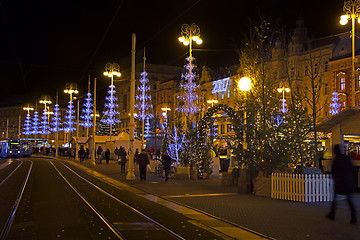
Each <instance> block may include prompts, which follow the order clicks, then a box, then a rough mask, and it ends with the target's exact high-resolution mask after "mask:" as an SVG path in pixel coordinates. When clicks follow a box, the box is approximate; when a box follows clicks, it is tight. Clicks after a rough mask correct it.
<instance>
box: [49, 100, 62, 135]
mask: <svg viewBox="0 0 360 240" xmlns="http://www.w3.org/2000/svg"><path fill="white" fill-rule="evenodd" d="M60 115H61V114H60V109H59V104H55V105H54V115H53V117H52V118H51V120H52V121H51V126H52V127H51V128H50V131H52V132H58V131H60V130H61V128H60V127H61V125H62V124H61V118H60Z"/></svg>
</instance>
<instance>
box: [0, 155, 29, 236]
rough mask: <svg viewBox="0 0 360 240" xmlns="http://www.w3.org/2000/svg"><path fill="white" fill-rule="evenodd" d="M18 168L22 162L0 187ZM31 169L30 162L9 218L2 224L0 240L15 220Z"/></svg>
mask: <svg viewBox="0 0 360 240" xmlns="http://www.w3.org/2000/svg"><path fill="white" fill-rule="evenodd" d="M20 166H22V162H21V164H19V165H18V166H17V167H16V168H15V169H14V170H13V171H12V172H11V174H10V175H9V176H8V177H7V178H5V179H4V180H3V181H2V182H1V183H0V186H1V185H2V184H3V183H5V181H7V180H8V179H9V178H10V177H11V176H12V175H13V174H14V173H15V172H16V171H17V170H18V169H19V168H20ZM32 167H33V162H32V161H30V167H29V170H28V171H27V174H26V177H25V179H24V181H23V183H22V185H21V188H20V191H19V193H18V195H17V197H16V199H15V201H14V204H13V206H12V208H11V210H10V214H9V217H8V218H7V220H6V223H5V224H4V227H3V228H2V230H1V234H0V240H5V239H6V238H7V235H8V233H9V230H10V228H11V225H12V223H13V221H14V218H15V214H16V211H17V209H18V207H19V204H20V201H21V199H22V196H23V193H24V190H25V188H26V185H27V183H28V180H29V177H30V173H31V170H32Z"/></svg>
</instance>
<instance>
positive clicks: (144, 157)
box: [138, 149, 150, 181]
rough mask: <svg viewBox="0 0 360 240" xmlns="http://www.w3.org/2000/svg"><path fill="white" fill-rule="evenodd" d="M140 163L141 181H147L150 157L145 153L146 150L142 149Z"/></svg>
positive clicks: (139, 157)
mask: <svg viewBox="0 0 360 240" xmlns="http://www.w3.org/2000/svg"><path fill="white" fill-rule="evenodd" d="M138 161H139V170H140V180H144V181H145V180H146V167H147V165H148V164H149V163H150V161H149V157H148V155H147V154H146V153H145V150H144V149H142V150H141V153H140V154H139V156H138Z"/></svg>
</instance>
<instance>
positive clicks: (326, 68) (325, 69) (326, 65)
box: [324, 61, 329, 72]
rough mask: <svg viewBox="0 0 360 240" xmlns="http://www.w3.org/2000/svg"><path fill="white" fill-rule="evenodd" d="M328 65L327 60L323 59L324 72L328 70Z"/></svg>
mask: <svg viewBox="0 0 360 240" xmlns="http://www.w3.org/2000/svg"><path fill="white" fill-rule="evenodd" d="M328 65H329V62H328V61H325V67H324V71H325V72H327V71H328Z"/></svg>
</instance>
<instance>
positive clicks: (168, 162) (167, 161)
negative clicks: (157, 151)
mask: <svg viewBox="0 0 360 240" xmlns="http://www.w3.org/2000/svg"><path fill="white" fill-rule="evenodd" d="M161 162H162V165H163V169H164V171H165V182H167V180H168V176H169V171H170V168H171V164H172V159H171V157H170V156H169V155H168V154H167V153H166V152H165V153H164V154H163V156H162V158H161Z"/></svg>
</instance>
